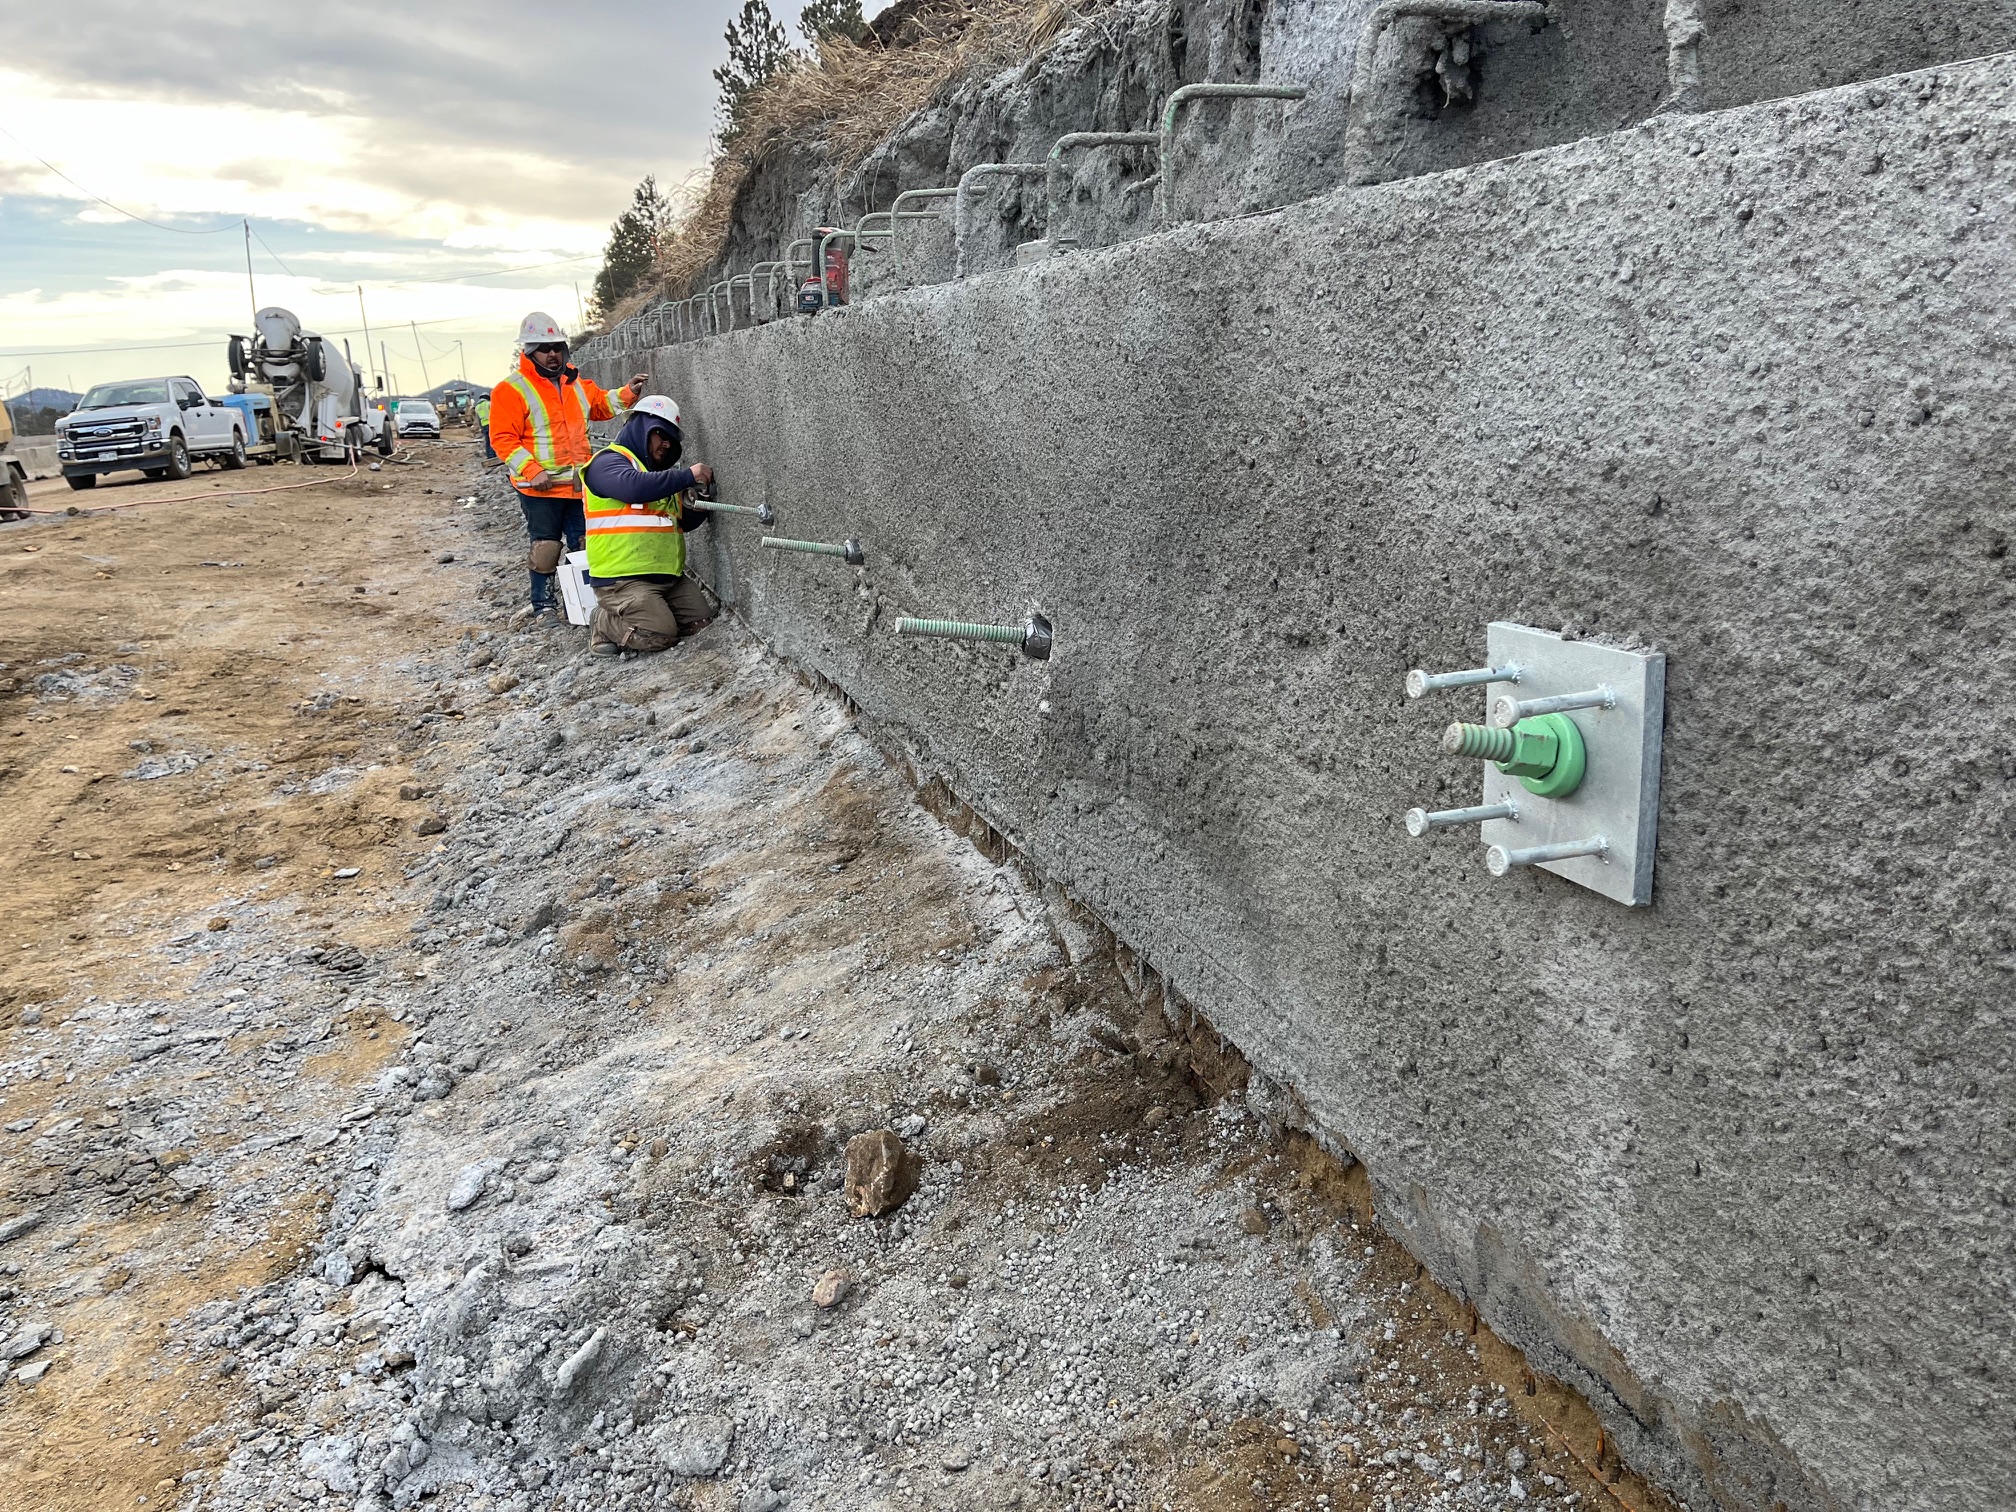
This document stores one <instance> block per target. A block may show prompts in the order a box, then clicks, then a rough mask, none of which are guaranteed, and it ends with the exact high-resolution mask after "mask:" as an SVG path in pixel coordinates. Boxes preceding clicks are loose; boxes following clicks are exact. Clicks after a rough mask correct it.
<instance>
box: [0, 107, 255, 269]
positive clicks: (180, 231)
mask: <svg viewBox="0 0 2016 1512" xmlns="http://www.w3.org/2000/svg"><path fill="white" fill-rule="evenodd" d="M0 135H4V136H5V137H6V138H7V139H8V140H9V141H11V142H12V143H13V144H14V145H15V146H16V147H19V148H20V149H21V150H22V151H23V152H25V153H27V154H28V156H30V157H31V158H34V159H35V161H36V162H38V163H40V164H41V165H42V166H43V167H44V168H47V169H48V170H49V171H50V172H51V173H53V174H55V175H56V177H58V178H60V179H61V180H63V182H64V183H66V184H68V185H69V186H70V187H71V188H73V189H75V190H78V191H79V192H80V193H82V194H84V195H86V196H88V197H89V198H91V199H94V200H96V201H97V202H98V203H99V204H101V205H103V206H104V207H105V208H106V209H107V210H117V211H118V212H119V213H120V214H121V215H123V216H125V217H126V219H128V220H134V221H138V222H140V224H141V225H143V226H152V227H153V228H154V229H155V230H156V231H173V232H174V233H175V234H176V235H177V236H215V235H217V233H218V232H220V231H229V230H230V229H231V228H230V227H229V226H228V225H225V226H206V227H204V228H202V229H201V230H198V229H196V228H195V227H192V226H164V225H162V224H161V222H159V221H156V220H149V219H147V217H146V216H144V215H135V214H134V213H133V212H132V211H131V210H128V209H127V208H126V207H125V206H123V205H115V204H113V203H112V201H110V200H108V199H107V198H105V196H104V195H102V194H100V193H98V192H97V191H96V190H95V189H87V188H85V186H84V185H82V184H80V183H78V182H77V180H75V179H74V178H72V177H70V175H69V174H67V173H65V172H64V171H63V170H62V169H61V168H58V167H57V166H56V165H55V164H54V163H52V162H50V161H49V159H47V158H45V157H43V156H42V155H41V154H40V153H38V152H36V151H35V150H34V149H32V148H31V147H29V145H28V144H27V143H26V142H24V141H22V140H21V138H19V137H18V136H15V135H14V133H13V132H11V131H9V130H8V129H7V128H6V127H5V126H0ZM260 245H261V246H264V245H265V243H263V242H262V243H260ZM269 250H270V249H269ZM274 261H275V262H278V261H279V259H278V258H275V259H274Z"/></svg>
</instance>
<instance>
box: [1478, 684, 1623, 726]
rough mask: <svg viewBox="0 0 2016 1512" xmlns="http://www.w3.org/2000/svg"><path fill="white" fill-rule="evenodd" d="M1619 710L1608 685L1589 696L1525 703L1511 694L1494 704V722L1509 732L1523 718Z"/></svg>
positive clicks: (1561, 695) (1569, 695)
mask: <svg viewBox="0 0 2016 1512" xmlns="http://www.w3.org/2000/svg"><path fill="white" fill-rule="evenodd" d="M1616 707H1617V693H1616V690H1614V689H1612V688H1610V687H1608V686H1605V687H1601V688H1591V689H1589V690H1588V692H1586V693H1557V694H1555V695H1554V696H1553V697H1552V698H1529V699H1526V700H1524V701H1523V702H1522V701H1521V700H1519V699H1516V698H1514V697H1512V696H1511V695H1510V694H1509V693H1508V694H1506V695H1505V696H1504V697H1503V698H1496V699H1493V700H1492V701H1491V723H1492V724H1493V725H1494V726H1496V727H1497V728H1498V729H1501V730H1509V729H1511V728H1512V726H1514V725H1516V724H1517V723H1519V721H1520V720H1522V719H1537V718H1538V717H1539V716H1540V715H1542V714H1565V713H1567V712H1568V710H1570V709H1614V708H1616Z"/></svg>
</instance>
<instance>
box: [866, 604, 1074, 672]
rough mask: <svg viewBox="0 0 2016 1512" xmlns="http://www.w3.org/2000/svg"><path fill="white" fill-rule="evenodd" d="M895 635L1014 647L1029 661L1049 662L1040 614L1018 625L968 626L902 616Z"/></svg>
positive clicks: (1048, 644)
mask: <svg viewBox="0 0 2016 1512" xmlns="http://www.w3.org/2000/svg"><path fill="white" fill-rule="evenodd" d="M896 633H897V634H898V635H935V636H939V637H941V638H942V639H945V640H978V641H993V642H995V643H996V644H998V645H1003V646H1018V647H1020V648H1021V651H1022V654H1023V655H1024V656H1026V657H1028V658H1029V659H1030V660H1031V661H1048V660H1050V648H1051V646H1052V644H1053V642H1052V640H1051V634H1050V621H1049V620H1047V619H1045V618H1044V617H1043V616H1042V615H1040V614H1031V615H1030V616H1029V618H1028V619H1026V620H1024V621H1023V622H1022V623H1021V624H1019V625H969V624H967V623H966V622H965V621H964V620H927V619H911V618H910V617H909V616H908V615H905V616H904V617H903V618H902V619H899V620H897V621H896Z"/></svg>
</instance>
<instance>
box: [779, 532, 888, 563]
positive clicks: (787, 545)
mask: <svg viewBox="0 0 2016 1512" xmlns="http://www.w3.org/2000/svg"><path fill="white" fill-rule="evenodd" d="M757 544H759V545H762V546H767V547H769V548H770V549H771V550H772V551H802V552H805V553H806V554H807V555H810V556H832V557H842V558H845V559H846V561H847V563H848V565H849V566H852V567H859V566H860V565H861V564H862V563H864V562H866V561H867V560H868V558H867V556H866V555H865V554H864V553H863V552H862V550H861V543H860V542H859V541H843V542H841V543H840V544H839V545H838V546H835V545H834V544H833V543H832V542H830V541H787V540H785V539H784V537H782V536H765V537H763V539H762V540H761V541H760V542H758V543H757Z"/></svg>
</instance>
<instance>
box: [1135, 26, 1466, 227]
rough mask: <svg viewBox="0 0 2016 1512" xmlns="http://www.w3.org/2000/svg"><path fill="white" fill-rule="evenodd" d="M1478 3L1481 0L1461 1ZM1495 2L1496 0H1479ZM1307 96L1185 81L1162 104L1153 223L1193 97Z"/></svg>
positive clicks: (1299, 91) (1169, 190)
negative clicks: (1181, 120) (1181, 119)
mask: <svg viewBox="0 0 2016 1512" xmlns="http://www.w3.org/2000/svg"><path fill="white" fill-rule="evenodd" d="M1388 3H1389V4H1403V5H1404V4H1410V3H1416V0H1388ZM1460 3H1465V4H1477V3H1480V0H1460ZM1481 3H1485V4H1497V3H1498V0H1481ZM1308 96H1309V91H1308V89H1307V88H1306V87H1305V86H1303V85H1301V84H1185V85H1184V86H1183V87H1182V88H1181V89H1178V90H1176V91H1174V92H1173V93H1172V94H1171V95H1170V96H1169V98H1168V99H1167V100H1166V101H1164V102H1163V105H1162V133H1161V136H1160V138H1159V139H1158V142H1159V145H1158V148H1157V151H1158V153H1159V154H1160V158H1159V165H1160V167H1161V170H1162V172H1161V177H1160V180H1159V181H1158V182H1157V184H1156V186H1155V224H1156V225H1158V226H1166V225H1168V224H1169V216H1170V214H1171V213H1172V212H1173V211H1174V209H1175V207H1176V118H1177V115H1178V113H1179V112H1180V111H1181V110H1182V109H1183V107H1184V106H1185V105H1188V104H1189V103H1190V102H1191V101H1192V100H1303V99H1307V98H1308Z"/></svg>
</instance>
